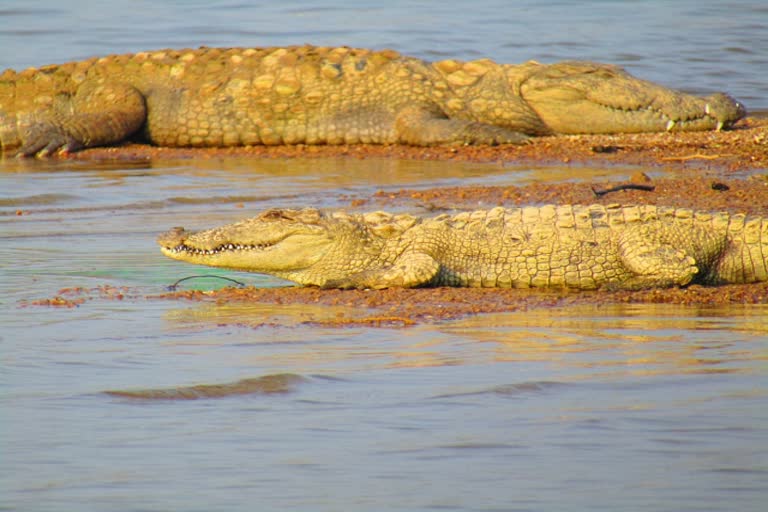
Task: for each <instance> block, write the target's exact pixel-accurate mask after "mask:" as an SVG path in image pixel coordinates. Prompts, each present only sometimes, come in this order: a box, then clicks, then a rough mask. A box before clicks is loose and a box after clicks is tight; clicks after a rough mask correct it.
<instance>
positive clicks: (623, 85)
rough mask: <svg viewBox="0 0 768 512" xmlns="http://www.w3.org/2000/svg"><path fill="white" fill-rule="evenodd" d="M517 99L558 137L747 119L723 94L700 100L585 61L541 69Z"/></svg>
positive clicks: (697, 127) (692, 127)
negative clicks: (560, 134) (522, 99)
mask: <svg viewBox="0 0 768 512" xmlns="http://www.w3.org/2000/svg"><path fill="white" fill-rule="evenodd" d="M520 94H521V95H522V97H523V98H524V99H525V101H526V102H527V103H528V104H529V105H530V106H531V108H533V110H534V111H536V113H537V114H538V115H539V116H540V117H541V118H542V120H543V121H544V123H545V124H546V125H547V126H548V127H549V128H550V129H551V130H552V131H553V132H556V133H563V134H575V133H622V132H623V133H638V132H663V131H704V130H721V129H724V128H729V127H731V126H732V125H733V124H734V123H735V122H736V121H738V120H739V119H742V118H743V117H744V116H746V109H745V108H744V106H743V105H742V104H740V103H739V102H737V101H735V100H734V99H733V98H731V97H730V96H728V95H726V94H723V93H718V94H714V95H712V96H710V97H708V98H699V97H696V96H692V95H689V94H684V93H681V92H678V91H674V90H672V89H667V88H665V87H662V86H659V85H656V84H654V83H651V82H647V81H645V80H639V79H637V78H635V77H633V76H631V75H630V74H628V73H626V72H625V71H624V70H622V69H621V68H618V67H615V66H608V65H602V64H593V63H586V62H563V63H558V64H552V65H549V66H541V69H540V71H538V72H534V73H532V74H531V76H529V77H528V78H527V79H526V80H525V81H524V82H523V83H522V84H521V86H520Z"/></svg>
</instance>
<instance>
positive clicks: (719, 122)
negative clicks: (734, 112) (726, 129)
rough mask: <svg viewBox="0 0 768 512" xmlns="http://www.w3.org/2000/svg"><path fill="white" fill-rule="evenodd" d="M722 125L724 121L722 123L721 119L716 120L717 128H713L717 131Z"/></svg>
mask: <svg viewBox="0 0 768 512" xmlns="http://www.w3.org/2000/svg"><path fill="white" fill-rule="evenodd" d="M724 125H725V123H723V122H722V121H718V122H717V128H715V130H717V131H718V132H719V131H720V130H722V129H723V126H724Z"/></svg>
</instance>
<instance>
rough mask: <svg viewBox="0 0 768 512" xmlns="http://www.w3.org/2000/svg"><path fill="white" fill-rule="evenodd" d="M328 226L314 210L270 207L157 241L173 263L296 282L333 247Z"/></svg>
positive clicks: (176, 232)
mask: <svg viewBox="0 0 768 512" xmlns="http://www.w3.org/2000/svg"><path fill="white" fill-rule="evenodd" d="M332 228H333V224H332V223H329V222H327V218H326V217H324V216H323V215H322V214H321V213H320V212H319V211H318V210H315V209H310V208H308V209H304V210H282V209H272V210H267V211H265V212H264V213H262V214H261V215H259V216H258V217H253V218H250V219H245V220H242V221H239V222H236V223H234V224H229V225H226V226H222V227H219V228H215V229H209V230H206V231H199V232H189V231H186V230H185V229H184V228H180V227H177V228H173V229H171V230H170V231H168V232H166V233H163V234H162V235H160V236H159V237H158V239H157V243H158V245H160V250H161V251H162V253H163V254H164V255H166V256H168V257H170V258H173V259H177V260H181V261H186V262H188V263H196V264H200V265H208V266H212V267H224V268H232V269H237V270H245V271H250V272H260V273H265V274H272V275H276V276H279V277H285V278H286V279H292V280H294V281H298V279H296V275H297V273H299V274H301V273H304V272H305V271H306V269H308V268H310V267H312V266H313V265H315V264H317V263H318V262H319V261H320V260H322V259H323V258H324V256H326V254H327V253H328V252H329V249H330V248H331V246H333V245H334V244H335V243H336V242H335V240H336V237H335V236H334V234H333V233H332V231H333V229H332ZM305 284H313V283H305Z"/></svg>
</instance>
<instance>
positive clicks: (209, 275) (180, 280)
mask: <svg viewBox="0 0 768 512" xmlns="http://www.w3.org/2000/svg"><path fill="white" fill-rule="evenodd" d="M201 277H213V278H216V279H224V280H225V281H231V282H233V283H235V284H237V286H239V287H240V288H243V287H244V286H245V283H241V282H240V281H238V280H236V279H231V278H229V277H224V276H215V275H213V274H205V275H202V276H187V277H182V278H181V279H179V280H178V281H176V282H175V283H173V284H172V285H170V286H169V287H168V291H171V292H174V291H176V288H178V286H179V283H181V282H182V281H187V280H189V279H198V278H201Z"/></svg>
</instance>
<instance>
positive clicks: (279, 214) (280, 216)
mask: <svg viewBox="0 0 768 512" xmlns="http://www.w3.org/2000/svg"><path fill="white" fill-rule="evenodd" d="M261 218H262V219H263V220H291V219H292V218H293V217H291V216H290V215H287V214H286V212H285V211H284V210H280V209H277V208H275V209H272V210H267V211H266V212H264V213H262V214H261Z"/></svg>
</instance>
